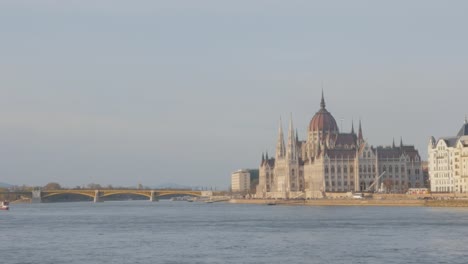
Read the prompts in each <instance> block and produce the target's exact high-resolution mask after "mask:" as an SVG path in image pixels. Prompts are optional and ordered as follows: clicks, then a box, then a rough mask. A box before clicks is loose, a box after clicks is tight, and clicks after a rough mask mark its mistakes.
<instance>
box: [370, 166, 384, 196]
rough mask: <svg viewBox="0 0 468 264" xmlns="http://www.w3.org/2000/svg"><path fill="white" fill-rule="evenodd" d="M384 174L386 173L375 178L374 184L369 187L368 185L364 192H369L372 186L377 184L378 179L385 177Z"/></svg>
mask: <svg viewBox="0 0 468 264" xmlns="http://www.w3.org/2000/svg"><path fill="white" fill-rule="evenodd" d="M385 173H386V171H384V172H382V174H380V176H379V177H377V179H376V180H375V181H374V183H372V184H371V185H369V187H367V189H366V190H365V192H368V191H370V190H371V189H372V188H373V187H374V185H375V184H377V183H378V182H379V180H380V178H382V176H384V175H385Z"/></svg>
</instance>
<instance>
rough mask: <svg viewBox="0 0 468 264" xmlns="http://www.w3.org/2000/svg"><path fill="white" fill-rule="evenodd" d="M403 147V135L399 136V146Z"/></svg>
mask: <svg viewBox="0 0 468 264" xmlns="http://www.w3.org/2000/svg"><path fill="white" fill-rule="evenodd" d="M402 147H403V137H400V148H402Z"/></svg>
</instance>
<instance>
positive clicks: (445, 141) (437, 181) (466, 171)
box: [428, 119, 468, 193]
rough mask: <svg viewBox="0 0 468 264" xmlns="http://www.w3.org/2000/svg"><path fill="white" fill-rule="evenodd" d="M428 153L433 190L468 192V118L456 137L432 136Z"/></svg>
mask: <svg viewBox="0 0 468 264" xmlns="http://www.w3.org/2000/svg"><path fill="white" fill-rule="evenodd" d="M428 153H429V179H430V182H431V191H432V192H455V193H468V181H467V180H468V120H466V119H465V124H463V126H462V128H461V129H460V131H459V132H458V134H457V135H456V136H455V137H446V138H440V139H439V140H437V141H436V140H435V138H434V137H431V138H430V140H429V146H428Z"/></svg>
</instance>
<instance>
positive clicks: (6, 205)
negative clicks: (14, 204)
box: [0, 201, 10, 210]
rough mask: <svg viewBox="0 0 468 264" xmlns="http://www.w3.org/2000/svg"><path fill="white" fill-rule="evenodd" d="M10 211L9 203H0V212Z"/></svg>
mask: <svg viewBox="0 0 468 264" xmlns="http://www.w3.org/2000/svg"><path fill="white" fill-rule="evenodd" d="M9 209H10V202H8V201H3V202H1V203H0V210H9Z"/></svg>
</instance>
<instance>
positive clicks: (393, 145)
mask: <svg viewBox="0 0 468 264" xmlns="http://www.w3.org/2000/svg"><path fill="white" fill-rule="evenodd" d="M392 147H393V148H395V138H393V144H392Z"/></svg>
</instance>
